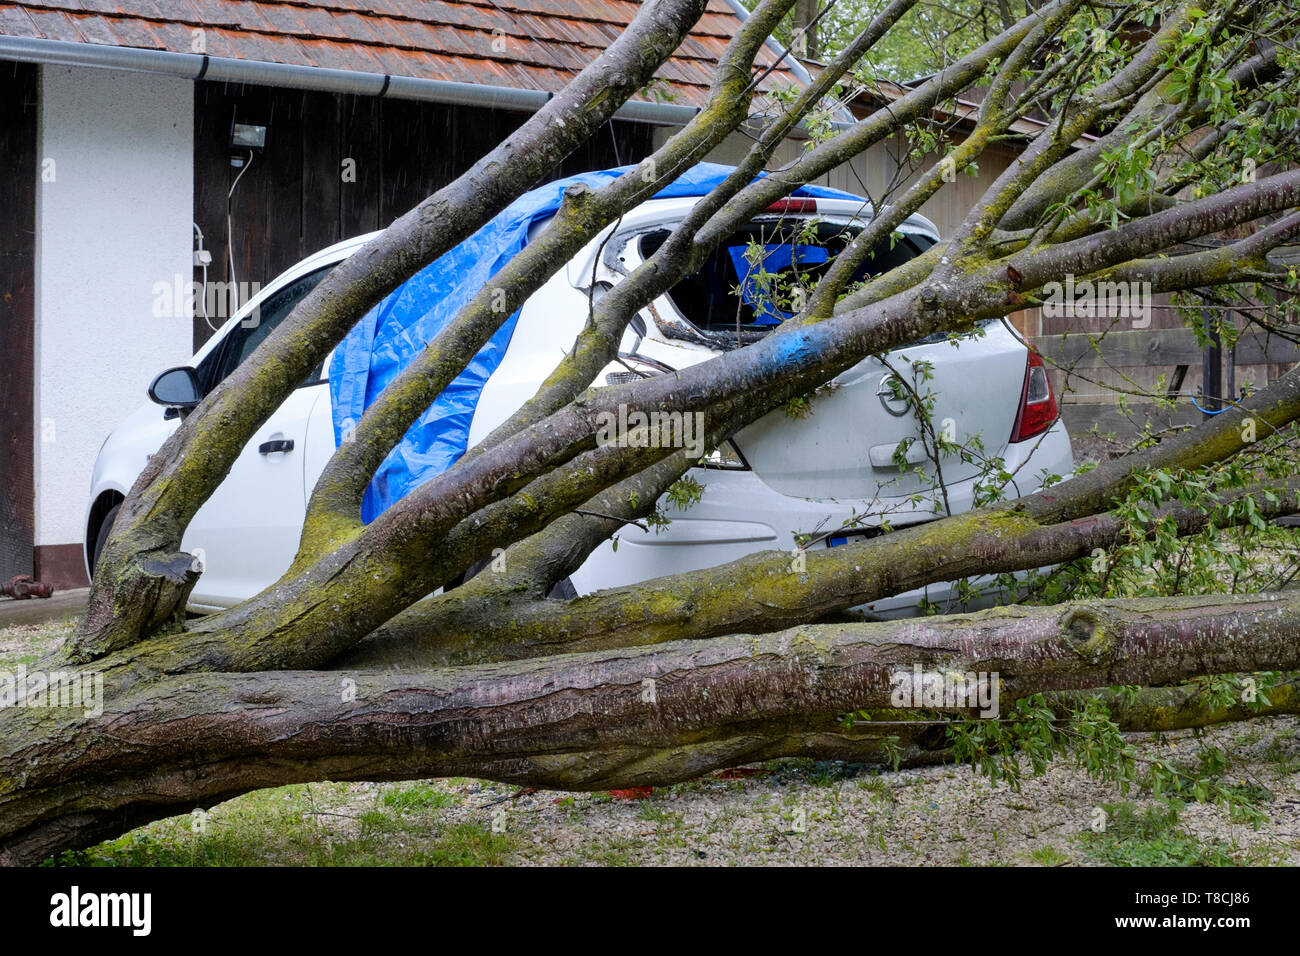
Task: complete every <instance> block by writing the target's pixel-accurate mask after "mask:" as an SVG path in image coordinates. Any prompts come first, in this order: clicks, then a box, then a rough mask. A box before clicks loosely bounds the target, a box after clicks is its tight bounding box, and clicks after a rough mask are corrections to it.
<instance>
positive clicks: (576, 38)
mask: <svg viewBox="0 0 1300 956" xmlns="http://www.w3.org/2000/svg"><path fill="white" fill-rule="evenodd" d="M640 6H641V4H640V3H638V2H636V0H29V2H24V3H4V2H2V0H0V34H5V35H10V36H24V37H44V38H47V39H53V40H68V41H74V42H89V43H99V44H112V45H116V46H130V47H140V48H144V49H168V50H174V51H182V52H188V51H189V50H190V47H191V43H192V30H193V29H195V28H198V27H202V28H203V29H204V31H205V39H206V41H207V51H208V53H210V54H212V55H214V56H225V57H232V58H235V59H248V60H264V61H269V62H276V63H293V64H300V65H304V66H319V67H326V68H331V69H339V70H354V71H366V72H386V73H391V74H394V75H401V76H417V77H427V78H431V79H443V80H454V81H457V82H462V83H487V84H503V85H507V86H512V87H518V88H521V89H536V90H547V91H551V92H554V91H556V90H559V89H560V88H561V87H563V86H564V84H565V83H566V82H568V81H569V80H570V79H571V78H572V77H573V76H574V75H575V74H576V73H577V72H578V71H579V70H581V69H583V67H585V66H586V65H587V64H588V63H590V62H591V61H592V60H593V59H594V58H595V57H596V55H597V54H598V53H599V51H601V50H604V49H605V48H607V47H608V46H609V45H610V44H611V43H613V42H614V40H615V39H617V37H618V35H619V33H620V32H621V30H622V29H623V28H624V27H625V26H626V25H627V23H628V22H629V21H630V20H631V19H632V17H634V16H635V15H636V13H637V11H638V10H639V8H640ZM737 26H738V23H737V20H736V16H735V14H734V13H732V11H731V8H730V7H729V6H728V5H727V4H726V3H725V2H724V0H710V2H709V4H708V7H707V12H706V13H705V15H704V16H703V17H702V18H701V19H700V22H699V23H698V24H697V25H696V28H695V30H694V31H692V34H691V35H690V36H689V37H687V38H686V40H685V41H683V43H682V44H681V47H680V48H679V49H678V50H677V52H676V54H675V55H674V56H673V58H671V59H670V60H669V61H668V62H667V63H665V64H664V65H663V67H662V68H661V69H660V70H659V71H658V75H659V76H660V77H662V78H664V79H665V80H666V81H667V82H668V83H669V85H670V86H671V88H672V90H671V92H672V94H673V102H676V103H684V104H689V105H700V104H701V103H703V102H704V97H705V96H706V95H707V90H708V86H709V83H710V81H711V80H712V64H713V63H714V62H716V60H717V58H718V57H719V56H720V55H721V54H722V52H723V51H724V50H725V49H726V44H727V42H728V41H729V40H730V39H731V38H732V37H733V36H734V35H735V33H736V30H737ZM503 39H504V41H505V49H504V50H503V49H501V45H502V43H501V41H502V40H503ZM774 60H775V55H774V54H773V53H772V52H771V51H770V50H767V49H764V50H763V51H762V52H761V53H760V54H759V57H758V63H759V64H760V65H762V66H767V65H770V64H771V63H772V62H773V61H774ZM792 78H793V77H792V74H791V73H790V71H789V70H788V69H787V68H786V67H784V66H783V67H781V68H780V69H778V70H776V71H774V72H773V74H772V75H771V76H770V77H769V78H768V80H767V81H766V82H765V83H764V87H765V88H773V87H775V86H778V85H780V86H784V85H786V84H788V83H789V82H790V81H791V79H792Z"/></svg>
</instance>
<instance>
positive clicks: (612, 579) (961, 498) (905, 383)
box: [573, 200, 1074, 617]
mask: <svg viewBox="0 0 1300 956" xmlns="http://www.w3.org/2000/svg"><path fill="white" fill-rule="evenodd" d="M646 205H647V206H649V207H653V206H655V204H654V203H648V204H646ZM664 205H665V206H667V205H668V204H664ZM673 212H674V210H672V209H671V208H664V209H663V210H662V211H661V215H660V221H659V222H657V223H656V222H655V220H654V218H653V217H650V218H649V219H648V220H646V221H645V222H643V223H641V224H640V225H638V224H636V223H635V222H634V223H632V225H631V228H630V229H629V233H630V235H631V238H629V239H627V240H626V241H625V242H621V243H620V242H614V243H610V244H609V245H610V246H613V248H614V255H617V257H618V260H617V261H616V262H615V261H614V260H613V256H612V255H610V254H607V255H606V262H605V263H604V265H606V266H608V265H611V264H612V265H613V268H614V271H615V272H619V271H623V272H626V271H630V270H631V269H632V268H634V267H635V266H636V265H637V264H638V262H639V261H641V260H642V259H643V258H646V257H648V256H649V255H652V254H653V252H654V250H655V249H656V248H657V247H658V244H661V243H662V241H663V239H664V237H665V236H666V234H667V230H668V229H670V228H671V225H672V219H673V216H672V213H673ZM868 214H869V211H867V210H864V209H863V206H862V205H861V204H859V203H854V202H849V201H845V200H830V201H827V200H816V201H807V200H800V201H798V202H797V203H796V202H793V201H787V202H785V203H783V204H780V205H779V206H778V207H775V208H773V209H772V210H769V212H768V213H767V214H765V215H764V216H760V217H757V218H756V219H755V220H754V221H753V222H752V223H750V224H748V225H747V226H746V227H745V228H744V229H742V230H738V232H737V233H736V234H735V235H734V236H733V237H731V238H730V239H728V240H726V241H724V242H723V243H721V244H720V246H719V250H718V251H717V252H716V253H715V254H714V256H713V257H712V259H711V260H710V262H709V264H708V265H706V267H705V268H704V269H702V270H701V272H700V274H697V275H696V276H692V277H689V278H688V279H686V280H683V282H681V283H679V284H678V286H676V287H674V289H672V290H670V291H669V292H668V293H667V294H666V295H664V296H660V297H659V298H658V299H657V300H656V301H655V302H654V303H653V304H652V306H651V307H650V308H649V309H648V310H647V318H648V321H647V322H646V323H645V330H644V334H639V333H633V332H629V339H628V340H625V346H624V348H625V351H624V354H623V355H622V356H621V358H620V361H619V363H617V364H616V365H611V366H610V367H609V368H608V369H607V370H606V373H605V378H606V379H607V381H608V383H610V384H613V383H615V382H621V381H626V380H627V379H628V378H629V377H630V376H632V375H653V374H662V373H663V372H664V371H666V370H671V369H680V368H684V367H686V366H688V365H692V364H696V363H698V362H702V361H707V360H708V359H710V358H713V357H715V356H716V355H718V354H720V353H721V352H723V351H726V350H727V349H729V348H735V347H738V346H741V345H745V344H749V343H751V342H753V341H757V340H759V339H760V338H761V337H762V336H763V335H766V334H770V333H771V332H772V331H774V330H775V329H777V328H779V327H780V322H781V321H783V320H784V319H786V318H788V316H789V315H790V314H791V313H792V312H793V311H794V310H795V309H796V306H797V303H795V302H794V301H792V298H793V297H792V296H791V297H787V298H786V299H783V298H782V293H781V291H780V290H781V288H782V287H784V288H785V291H786V292H787V293H789V292H791V291H792V290H793V288H794V287H796V286H797V285H799V284H803V285H808V284H810V283H811V282H815V280H816V278H817V277H818V276H817V272H818V270H822V271H824V269H825V267H826V265H827V264H828V263H829V260H830V259H833V256H834V254H835V253H836V252H838V249H839V248H842V247H843V244H844V242H846V241H847V240H848V239H849V238H851V236H852V235H853V234H854V232H856V230H858V229H860V228H861V226H862V224H863V217H864V215H868ZM937 238H938V237H937V233H936V232H935V231H934V227H933V226H932V225H930V224H929V223H928V222H926V221H925V220H923V219H920V218H919V217H915V218H914V219H912V220H909V221H908V223H907V224H905V225H904V226H903V227H902V228H901V229H900V230H899V233H898V234H897V235H896V236H895V237H894V238H893V240H892V241H891V242H890V243H888V244H882V246H881V248H880V249H878V250H877V254H876V256H875V258H874V259H873V260H872V262H870V263H868V264H867V266H866V267H865V268H864V270H863V275H862V276H861V278H865V277H866V276H867V275H870V274H877V273H879V272H884V271H887V269H888V268H892V267H893V266H895V265H898V264H900V263H901V262H903V261H906V259H908V258H911V257H912V256H915V255H918V254H919V253H920V252H922V251H924V249H925V248H928V247H929V245H931V244H932V243H933V242H935V241H937ZM805 240H807V241H806V242H805ZM785 242H789V243H790V244H792V245H795V246H796V247H798V246H807V247H808V249H811V248H812V247H813V246H815V245H821V246H824V247H828V248H829V249H830V255H829V256H825V257H823V256H822V255H821V254H820V253H816V252H810V251H807V250H803V251H799V250H798V249H797V250H796V254H793V255H791V254H789V253H787V252H783V251H782V250H781V249H780V248H779V247H780V246H781V244H782V243H785ZM742 249H743V250H744V251H743V252H742V251H741V250H742ZM769 264H774V268H771V269H768V268H767V267H768V265H769ZM582 267H583V268H586V270H587V271H586V273H585V274H586V275H588V276H591V275H597V276H599V275H600V271H601V268H602V263H600V262H591V263H582ZM782 269H784V270H785V275H784V277H783V276H782ZM710 270H712V273H711V272H710ZM756 271H757V272H759V273H761V274H762V280H763V281H762V283H761V284H762V286H763V288H764V290H766V292H767V293H768V294H766V295H762V294H758V293H757V292H756V291H755V286H756V285H757V284H758V283H756V282H754V281H753V279H754V276H755V272H756ZM582 274H583V273H582V272H581V271H579V272H578V273H577V275H578V276H579V277H580V276H581V275H582ZM610 281H617V277H616V276H611V277H610ZM747 282H748V283H749V288H748V289H747V288H746V283H747ZM588 283H590V279H588ZM747 292H748V294H747ZM1073 468H1074V461H1073V454H1072V451H1071V448H1070V441H1069V437H1068V435H1067V434H1066V431H1065V429H1064V427H1063V425H1061V424H1060V422H1059V420H1058V415H1057V404H1056V400H1055V397H1054V396H1053V395H1052V392H1051V387H1050V383H1049V381H1048V378H1047V375H1046V370H1045V369H1044V368H1043V367H1042V361H1041V359H1039V358H1038V356H1037V355H1036V354H1035V353H1034V352H1033V351H1032V350H1031V349H1029V348H1028V346H1027V345H1026V343H1025V342H1024V341H1023V339H1021V338H1020V336H1019V335H1018V334H1017V333H1016V332H1015V331H1013V330H1012V329H1011V328H1010V327H1009V326H1007V325H1005V324H1004V323H1003V322H1001V321H992V322H985V323H983V324H981V326H980V327H979V328H977V330H976V331H975V332H974V333H971V334H966V335H961V336H955V337H953V336H947V335H937V336H932V337H931V338H929V339H927V340H923V341H921V342H918V343H914V344H912V345H909V346H907V347H904V348H900V349H897V350H895V351H893V352H890V353H887V354H885V355H883V356H880V357H869V358H867V359H865V360H863V361H862V362H860V363H859V364H858V365H856V366H854V367H853V368H851V369H849V370H847V371H845V372H844V373H842V374H841V375H839V376H837V377H836V378H835V379H834V380H833V381H832V382H831V383H829V384H828V385H827V386H825V387H823V388H821V389H819V390H817V391H816V392H815V393H814V394H813V395H811V396H808V397H807V398H806V399H804V400H800V401H797V402H795V403H792V405H791V406H789V407H786V408H782V409H777V410H774V411H772V412H770V413H768V414H767V415H765V416H764V417H762V418H760V419H759V420H757V421H756V422H754V423H753V424H751V425H749V426H748V427H746V428H744V429H742V430H741V431H739V432H738V433H737V434H736V435H735V436H734V437H733V438H732V440H731V441H730V442H728V443H727V444H726V445H724V446H723V447H722V448H720V449H718V450H717V451H716V452H714V453H713V454H711V455H710V457H709V459H708V465H707V467H702V468H699V469H695V470H694V471H693V472H692V476H693V477H694V478H695V479H696V480H698V481H699V482H700V483H701V484H702V485H704V492H703V496H702V498H701V500H700V501H699V502H698V503H697V504H695V505H693V506H692V507H690V508H689V509H688V510H687V511H685V512H678V511H675V510H673V508H672V507H671V506H668V507H667V509H666V513H667V516H668V517H669V518H671V519H672V521H671V524H669V525H668V526H667V527H666V528H662V529H659V530H651V531H648V532H645V531H640V530H638V529H636V528H634V527H627V528H624V529H623V530H622V531H621V532H620V533H619V536H618V538H619V540H618V545H617V549H616V550H615V549H614V548H613V547H612V546H611V545H610V544H606V545H603V546H602V547H601V548H600V549H598V550H597V551H596V552H595V553H594V554H593V555H592V556H591V558H590V559H589V560H588V562H587V563H586V564H585V565H584V566H583V567H582V568H581V569H580V570H579V571H578V572H577V573H576V574H575V575H574V577H573V583H574V585H575V587H576V588H577V590H578V591H579V592H580V593H585V592H588V591H592V590H597V589H599V588H605V587H612V586H618V585H622V584H629V583H633V582H636V581H640V580H645V579H647V578H651V577H657V576H659V575H664V574H673V573H680V572H686V571H691V570H697V569H702V568H708V567H712V566H714V565H717V564H721V563H725V562H727V561H731V560H734V559H736V558H740V557H743V556H745V555H746V554H750V553H752V552H754V551H760V550H768V549H779V550H783V551H788V552H794V551H795V550H796V549H798V548H800V547H804V548H807V547H814V548H818V547H836V546H840V545H843V544H846V543H849V542H851V541H853V540H855V539H860V538H863V537H868V536H874V535H878V534H880V533H882V529H884V528H890V527H902V526H905V525H910V524H915V523H918V522H923V521H932V520H935V519H936V518H940V517H943V516H945V515H947V514H957V513H961V512H963V511H968V510H970V509H971V508H973V507H977V506H979V505H981V504H984V503H987V502H988V501H990V500H993V499H995V498H998V497H1013V498H1014V497H1019V496H1022V495H1025V494H1029V493H1032V492H1034V491H1037V490H1038V489H1039V488H1041V487H1042V486H1043V485H1044V483H1046V482H1050V481H1054V480H1059V479H1060V478H1063V477H1065V476H1067V475H1069V474H1070V473H1071V472H1072V471H1073ZM954 594H955V588H954V585H952V584H951V583H949V584H942V585H937V586H932V587H930V588H928V589H926V590H925V591H923V592H916V593H909V594H904V595H899V596H896V597H893V598H889V599H887V600H884V601H880V602H877V603H876V604H875V605H872V606H871V607H869V608H864V609H863V610H865V611H868V612H869V613H872V614H875V615H879V616H882V617H886V616H895V615H897V614H902V613H911V612H912V611H913V610H914V609H915V607H916V605H917V603H918V601H919V600H920V599H921V598H926V599H927V600H929V601H931V602H933V603H935V604H939V605H941V606H942V605H946V604H948V605H950V604H951V603H952V601H953V600H954Z"/></svg>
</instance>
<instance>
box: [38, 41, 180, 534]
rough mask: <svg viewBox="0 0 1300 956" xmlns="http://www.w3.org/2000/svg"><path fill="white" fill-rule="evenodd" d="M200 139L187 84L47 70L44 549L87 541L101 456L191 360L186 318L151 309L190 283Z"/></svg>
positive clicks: (41, 304) (42, 125)
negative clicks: (114, 434) (164, 377)
mask: <svg viewBox="0 0 1300 956" xmlns="http://www.w3.org/2000/svg"><path fill="white" fill-rule="evenodd" d="M193 132H194V91H193V85H192V84H191V83H190V82H188V81H186V80H176V79H170V78H164V77H159V76H149V75H146V74H142V73H125V72H117V71H110V70H98V69H82V68H73V67H55V66H45V67H42V69H41V103H40V118H39V132H38V153H37V156H38V158H39V161H40V166H39V167H38V170H39V172H40V176H39V182H38V187H37V199H36V369H35V370H36V403H35V405H36V409H35V414H36V427H35V435H36V544H37V545H52V544H72V543H76V542H80V541H81V540H82V537H83V533H84V532H83V528H82V520H83V516H84V513H85V509H86V497H87V494H88V492H89V489H90V473H91V468H92V466H93V465H94V461H95V456H96V454H97V453H98V451H99V447H100V444H101V443H102V442H103V440H104V438H105V436H106V435H108V433H109V431H111V430H112V429H113V427H114V426H115V425H116V424H117V423H118V422H119V421H121V419H122V418H123V417H124V416H125V415H126V414H127V413H128V412H130V411H131V410H132V409H134V408H136V407H137V406H138V405H140V404H141V403H142V402H145V401H147V400H148V399H147V397H146V395H145V388H146V387H147V386H148V384H149V382H150V380H151V379H152V377H153V376H154V375H155V374H156V373H157V372H159V371H161V370H162V369H163V368H165V367H167V366H169V365H177V364H184V362H185V361H186V360H187V359H188V358H189V356H190V354H191V351H192V349H191V344H192V329H191V323H190V318H189V316H188V315H176V316H171V317H156V316H155V315H154V311H155V310H154V308H153V304H154V298H155V294H154V286H155V284H156V283H158V282H166V283H169V284H170V283H172V282H173V281H174V277H175V276H176V275H180V276H183V277H184V279H183V281H186V282H188V281H189V279H190V276H191V275H192V266H191V263H192V252H191V250H192V248H193V241H192V238H191V237H192V228H193V227H192V223H193V219H194V216H193V203H194V188H193V161H194V160H193V157H194V149H193ZM142 464H143V463H142Z"/></svg>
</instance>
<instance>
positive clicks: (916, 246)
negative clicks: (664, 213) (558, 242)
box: [640, 216, 931, 339]
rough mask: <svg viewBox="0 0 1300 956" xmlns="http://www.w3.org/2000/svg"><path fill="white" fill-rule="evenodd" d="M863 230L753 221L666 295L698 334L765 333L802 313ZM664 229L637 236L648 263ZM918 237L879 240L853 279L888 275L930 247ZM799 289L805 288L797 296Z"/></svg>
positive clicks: (786, 221) (810, 222) (792, 220)
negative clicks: (808, 296) (807, 300)
mask: <svg viewBox="0 0 1300 956" xmlns="http://www.w3.org/2000/svg"><path fill="white" fill-rule="evenodd" d="M860 231H861V227H860V226H846V225H843V224H836V223H830V222H823V221H818V220H810V219H804V220H801V219H795V218H791V217H788V216H787V217H783V218H780V219H776V218H774V219H771V220H766V221H765V220H761V219H760V220H755V221H754V222H752V223H750V224H749V225H748V226H746V227H745V228H744V229H741V230H739V231H737V232H735V233H734V234H732V235H731V236H730V237H728V238H727V239H726V240H724V241H723V242H722V243H720V244H719V245H718V247H717V248H716V249H714V251H713V254H712V255H711V256H710V257H709V259H708V261H707V263H706V264H705V266H704V268H702V269H701V270H700V271H699V272H697V273H695V274H694V275H689V276H686V277H685V278H684V279H682V280H681V281H680V282H678V283H677V284H676V285H675V286H673V287H672V288H671V289H670V290H669V291H668V298H669V299H670V300H671V301H672V303H673V305H674V306H675V307H676V308H677V311H678V312H679V313H681V316H682V318H684V319H686V320H687V321H688V322H690V323H691V324H692V325H694V326H695V327H696V328H697V329H700V330H701V331H703V332H709V333H716V332H727V331H733V332H738V333H749V335H746V336H745V337H746V338H747V339H748V338H750V337H751V335H752V333H754V332H759V333H761V332H764V331H770V330H772V329H774V328H776V327H777V326H779V325H780V324H781V322H783V321H784V320H785V319H788V318H790V317H791V316H792V315H794V314H795V313H796V312H797V311H799V302H800V299H801V298H802V297H803V296H804V295H805V294H806V293H807V292H810V291H811V290H812V289H813V288H815V287H816V285H817V282H818V281H819V280H820V279H821V278H822V276H823V275H825V273H826V271H827V269H828V268H829V267H830V264H831V262H832V261H833V260H834V258H835V256H837V255H838V254H839V253H840V252H841V251H843V249H844V247H845V246H846V245H848V243H849V242H850V241H852V239H853V237H854V236H856V235H857V234H858V232H860ZM668 235H669V233H668V230H666V229H661V230H656V231H654V232H650V233H646V234H645V235H643V236H642V237H641V248H640V251H641V256H642V258H643V259H644V258H649V257H650V256H652V255H654V253H655V251H656V250H657V249H658V248H659V247H660V246H661V245H663V243H664V242H665V241H666V240H667V238H668ZM930 245H931V241H930V240H929V239H928V238H926V237H923V236H910V235H897V236H895V237H894V240H893V241H892V243H891V241H889V240H886V241H884V242H882V243H880V244H879V245H878V246H877V247H876V249H875V250H873V252H872V255H871V256H870V257H868V259H867V260H866V262H865V263H863V265H862V266H860V267H859V269H858V271H857V273H855V275H854V276H853V280H852V281H853V282H854V283H857V282H861V281H862V280H864V279H867V278H869V277H870V276H874V275H880V274H881V273H884V272H888V271H889V270H890V269H893V268H894V267H895V266H898V265H901V264H902V263H904V262H907V261H908V260H909V259H913V258H915V257H916V256H918V255H919V254H920V253H922V252H923V251H925V249H927V248H929V246H930ZM800 290H803V291H802V292H801V291H800Z"/></svg>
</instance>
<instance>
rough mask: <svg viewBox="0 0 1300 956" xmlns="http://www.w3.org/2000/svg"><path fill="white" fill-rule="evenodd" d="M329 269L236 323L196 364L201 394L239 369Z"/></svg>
mask: <svg viewBox="0 0 1300 956" xmlns="http://www.w3.org/2000/svg"><path fill="white" fill-rule="evenodd" d="M332 268H333V265H329V266H326V267H325V268H323V269H317V270H316V271H315V272H309V273H307V275H305V276H302V277H301V278H299V279H295V280H294V281H293V282H291V283H289V284H288V285H286V286H285V287H284V288H283V289H280V290H278V291H276V292H275V293H273V294H272V295H269V296H267V297H266V299H264V300H263V301H262V304H261V305H260V306H259V307H258V309H257V312H256V314H254V315H250V316H249V317H248V318H246V319H245V320H244V321H242V322H238V323H236V324H235V327H234V328H232V329H231V330H230V331H229V332H228V333H227V334H226V337H225V338H224V339H223V340H222V341H221V344H220V345H218V346H217V347H216V348H215V349H213V350H212V351H211V352H210V353H208V356H207V357H206V358H205V359H204V360H203V361H202V362H200V363H199V367H198V373H199V383H200V384H201V385H202V387H203V391H204V393H205V394H206V393H207V392H210V391H211V390H212V389H214V388H216V386H217V385H218V384H220V382H221V381H222V380H224V379H225V378H226V376H227V375H229V374H230V373H231V372H233V371H234V370H235V369H237V368H238V367H239V365H240V363H242V362H243V361H244V360H245V359H247V358H248V357H249V356H250V355H252V354H253V352H254V351H255V350H256V349H257V347H258V346H259V345H261V344H262V342H263V341H265V339H266V337H267V336H268V335H270V334H271V332H272V330H274V329H275V327H276V326H278V325H279V324H280V323H281V322H283V321H284V320H285V318H286V317H287V316H288V315H289V313H290V312H292V311H293V309H294V306H296V305H297V304H298V303H299V302H301V301H302V300H303V299H305V298H306V297H307V295H308V293H310V292H311V290H312V289H314V288H316V286H317V285H319V284H320V281H321V280H322V279H324V278H325V276H326V275H327V274H328V273H329V271H330V269H332ZM322 373H323V370H322V369H320V368H318V369H316V370H315V372H313V374H312V375H310V376H308V378H307V380H306V381H305V382H304V383H303V384H304V385H310V384H313V383H315V382H317V381H319V380H320V378H321V376H322Z"/></svg>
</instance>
